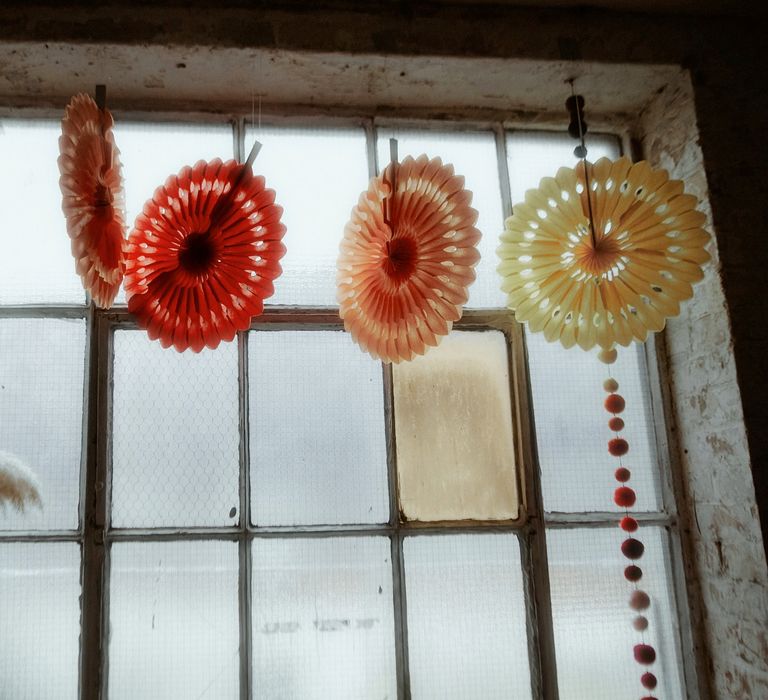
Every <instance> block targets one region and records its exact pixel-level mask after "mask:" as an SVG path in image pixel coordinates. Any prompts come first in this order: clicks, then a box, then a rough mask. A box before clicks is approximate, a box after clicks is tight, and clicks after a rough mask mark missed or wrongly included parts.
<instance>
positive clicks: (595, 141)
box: [507, 131, 621, 206]
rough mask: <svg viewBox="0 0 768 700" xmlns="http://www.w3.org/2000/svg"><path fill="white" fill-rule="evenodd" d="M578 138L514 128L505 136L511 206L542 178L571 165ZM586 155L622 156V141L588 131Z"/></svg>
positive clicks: (574, 163) (614, 137)
mask: <svg viewBox="0 0 768 700" xmlns="http://www.w3.org/2000/svg"><path fill="white" fill-rule="evenodd" d="M578 143H579V142H578V141H577V140H576V139H572V138H571V137H570V136H568V134H564V133H560V132H546V131H513V132H511V133H509V134H508V135H507V167H508V168H509V186H510V190H511V193H512V205H513V206H514V205H515V204H516V203H518V202H521V201H523V199H524V198H525V192H526V190H530V189H532V188H535V187H538V186H539V182H540V181H541V178H543V177H554V176H555V174H556V173H557V171H558V170H559V169H560V168H562V167H567V168H573V167H575V166H576V163H577V162H578V159H577V158H576V156H574V155H573V149H574V148H575V147H576V146H578ZM586 144H587V151H588V158H589V161H590V162H591V163H594V162H595V161H596V160H598V159H599V158H618V157H620V156H621V143H620V141H619V139H618V138H617V137H616V136H607V135H604V134H587V136H586Z"/></svg>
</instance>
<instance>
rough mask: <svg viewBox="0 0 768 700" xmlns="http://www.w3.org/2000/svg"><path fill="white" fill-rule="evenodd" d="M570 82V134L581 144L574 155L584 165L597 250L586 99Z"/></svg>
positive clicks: (591, 228) (593, 244)
mask: <svg viewBox="0 0 768 700" xmlns="http://www.w3.org/2000/svg"><path fill="white" fill-rule="evenodd" d="M568 82H569V83H570V85H571V96H570V97H569V98H568V99H567V100H566V102H565V107H566V109H567V110H568V111H569V112H570V114H571V124H570V126H569V128H568V133H569V134H570V135H571V136H573V137H574V138H578V139H579V144H580V145H578V146H577V147H576V148H575V149H574V151H573V154H574V155H575V156H576V157H577V158H580V159H581V162H582V164H583V165H584V185H585V187H586V188H587V211H588V212H589V232H590V235H591V236H592V248H593V249H596V248H597V236H596V234H595V222H594V216H593V214H592V194H591V192H592V188H591V187H590V184H589V169H588V167H587V146H586V144H585V142H584V134H585V133H586V131H587V124H586V122H585V121H584V119H583V113H582V110H583V109H584V98H583V97H582V96H581V95H577V94H576V93H575V90H574V87H573V78H570V79H569V80H568ZM574 118H575V125H576V128H577V133H575V134H574V133H573V130H572V127H573V126H574Z"/></svg>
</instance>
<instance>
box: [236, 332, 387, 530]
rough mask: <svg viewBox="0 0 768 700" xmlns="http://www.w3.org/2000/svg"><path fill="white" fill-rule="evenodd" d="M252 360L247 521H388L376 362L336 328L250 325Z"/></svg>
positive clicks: (379, 368)
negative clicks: (260, 327) (249, 509)
mask: <svg viewBox="0 0 768 700" xmlns="http://www.w3.org/2000/svg"><path fill="white" fill-rule="evenodd" d="M248 360H249V361H248V365H249V373H248V374H249V384H250V402H249V409H250V442H251V449H250V454H251V495H252V507H253V514H252V518H253V520H254V521H255V522H256V523H258V524H259V525H310V524H328V523H337V524H342V523H381V522H386V521H387V520H389V505H388V503H389V500H388V487H387V450H386V438H385V433H384V399H383V388H382V373H381V364H380V363H379V362H375V361H373V360H372V359H371V358H370V357H369V356H368V355H366V354H365V353H362V352H360V348H358V347H357V346H356V345H355V344H354V343H353V342H352V341H351V340H350V338H349V336H348V335H347V334H346V333H343V332H340V331H252V332H251V333H249V349H248Z"/></svg>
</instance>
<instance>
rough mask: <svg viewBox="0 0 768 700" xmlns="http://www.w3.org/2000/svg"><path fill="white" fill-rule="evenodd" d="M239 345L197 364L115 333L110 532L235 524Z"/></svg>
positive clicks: (196, 358)
mask: <svg viewBox="0 0 768 700" xmlns="http://www.w3.org/2000/svg"><path fill="white" fill-rule="evenodd" d="M238 415H239V414H238V382H237V345H236V344H235V343H222V344H221V345H220V346H219V347H218V348H217V349H216V350H213V351H205V352H202V353H200V354H199V355H196V354H194V353H191V352H186V353H178V352H176V351H175V350H163V348H162V347H161V346H160V344H159V343H158V342H156V341H155V342H153V341H150V340H149V338H148V337H147V336H146V334H145V333H143V332H141V331H118V332H116V333H115V360H114V398H113V410H112V422H113V432H114V437H113V443H112V465H113V466H112V469H113V475H112V499H113V510H112V524H113V525H115V526H117V527H160V526H172V525H187V526H204V525H232V524H235V523H237V522H238V514H237V509H238V508H237V506H238V503H239V491H238V478H239V469H240V468H239V464H240V457H239V447H238V446H239V439H240V438H239V432H238Z"/></svg>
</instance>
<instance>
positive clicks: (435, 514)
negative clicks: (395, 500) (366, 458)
mask: <svg viewBox="0 0 768 700" xmlns="http://www.w3.org/2000/svg"><path fill="white" fill-rule="evenodd" d="M393 379H394V395H395V434H396V443H397V470H398V483H399V488H400V494H399V498H400V509H401V511H402V513H403V516H404V517H405V518H406V519H408V520H422V521H428V520H431V521H434V520H465V519H472V520H507V519H514V518H516V517H517V516H518V510H519V500H518V490H517V474H516V467H515V451H514V440H513V436H512V407H511V399H510V393H509V369H508V362H507V344H506V339H505V337H504V334H503V333H500V332H498V331H488V332H475V333H472V332H462V331H454V332H453V333H451V334H450V335H449V336H448V337H447V338H445V339H444V340H443V341H442V343H441V344H440V345H439V346H438V347H436V348H432V349H431V350H430V351H429V352H428V353H427V354H426V355H424V356H422V357H417V358H416V359H415V360H413V361H412V362H404V363H402V364H400V365H397V366H395V367H394V368H393Z"/></svg>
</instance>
